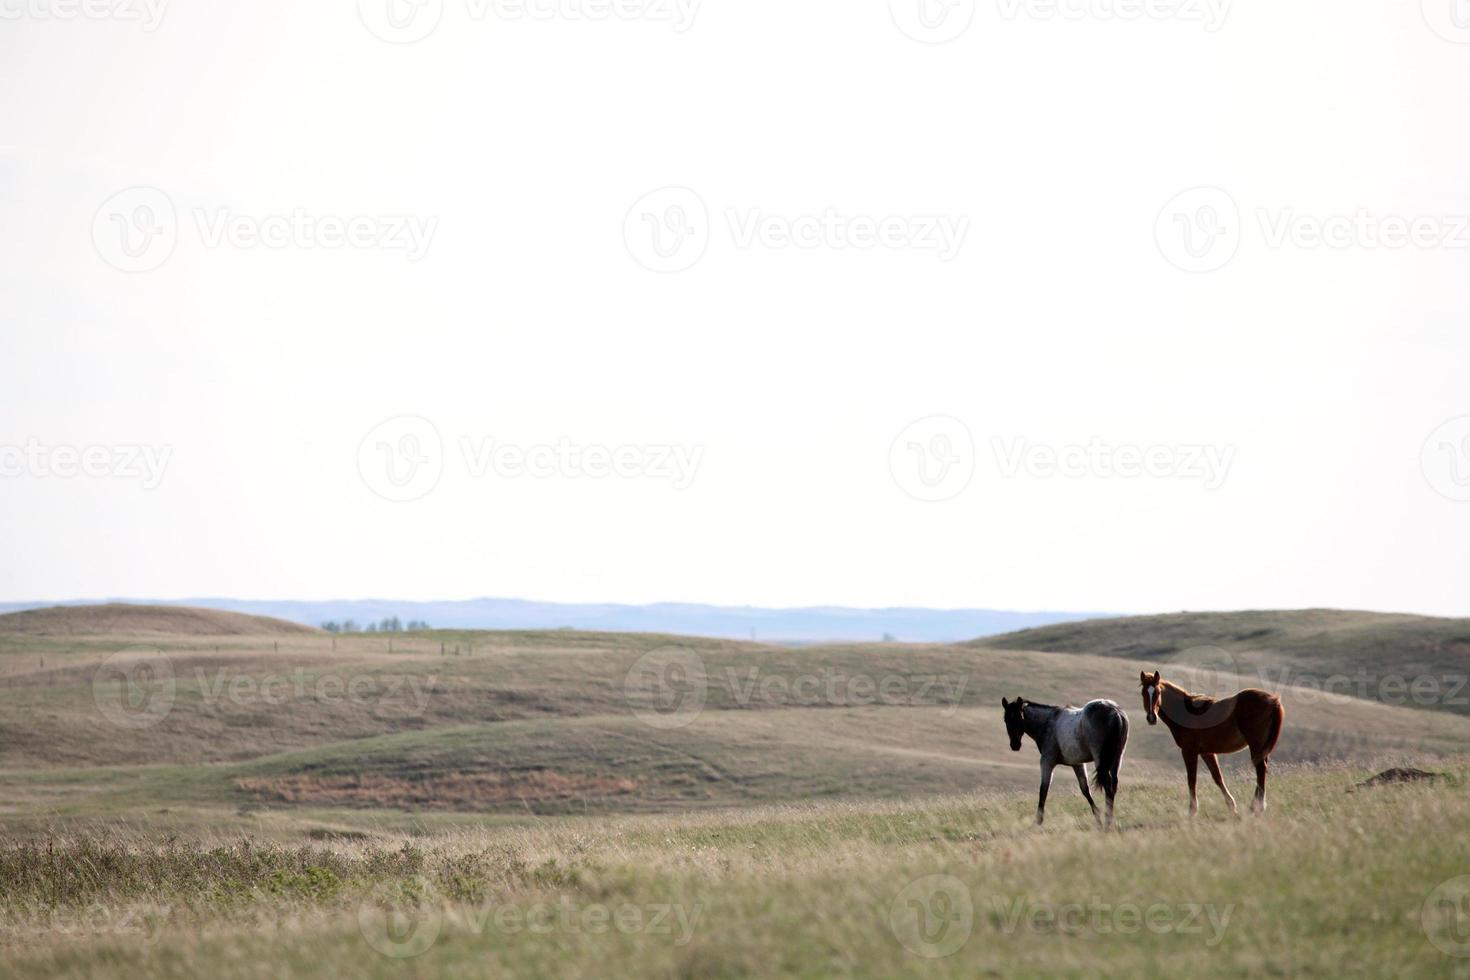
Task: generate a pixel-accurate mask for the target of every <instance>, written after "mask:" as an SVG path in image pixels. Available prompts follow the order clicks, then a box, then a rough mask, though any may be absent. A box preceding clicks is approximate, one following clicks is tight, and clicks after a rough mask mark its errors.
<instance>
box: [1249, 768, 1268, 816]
mask: <svg viewBox="0 0 1470 980" xmlns="http://www.w3.org/2000/svg"><path fill="white" fill-rule="evenodd" d="M1251 761H1252V762H1254V763H1255V764H1256V795H1255V797H1254V798H1253V799H1252V800H1251V812H1252V813H1265V812H1266V766H1267V763H1266V757H1265V756H1253V757H1252V758H1251Z"/></svg>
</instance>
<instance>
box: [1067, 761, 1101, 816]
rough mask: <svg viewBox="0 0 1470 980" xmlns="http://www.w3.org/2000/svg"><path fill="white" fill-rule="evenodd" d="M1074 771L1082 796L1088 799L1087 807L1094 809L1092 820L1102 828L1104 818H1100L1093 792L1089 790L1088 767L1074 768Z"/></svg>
mask: <svg viewBox="0 0 1470 980" xmlns="http://www.w3.org/2000/svg"><path fill="white" fill-rule="evenodd" d="M1072 771H1073V772H1075V773H1076V774H1077V785H1078V786H1080V787H1081V788H1082V795H1083V796H1084V797H1086V798H1087V805H1088V806H1090V807H1092V819H1094V820H1096V821H1097V825H1098V826H1099V827H1101V826H1102V817H1100V816H1098V812H1097V804H1096V803H1094V802H1093V800H1092V790H1090V789H1088V788H1087V767H1086V766H1073V767H1072Z"/></svg>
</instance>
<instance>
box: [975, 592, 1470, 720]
mask: <svg viewBox="0 0 1470 980" xmlns="http://www.w3.org/2000/svg"><path fill="white" fill-rule="evenodd" d="M968 645H969V646H972V647H983V648H986V649H993V650H1039V651H1045V652H1049V653H1086V654H1100V655H1103V656H1109V657H1121V658H1125V659H1128V660H1132V661H1134V662H1135V663H1136V664H1137V665H1138V666H1139V667H1140V668H1157V669H1160V670H1163V671H1165V672H1167V670H1168V666H1169V665H1179V666H1181V667H1199V666H1209V667H1212V668H1214V669H1215V670H1229V669H1232V668H1233V669H1234V671H1235V672H1237V673H1241V674H1243V675H1245V677H1246V678H1247V679H1249V680H1251V681H1252V682H1254V683H1256V684H1257V685H1258V686H1263V687H1267V688H1269V689H1273V690H1274V689H1276V688H1277V687H1279V686H1281V685H1284V684H1298V685H1301V684H1306V685H1308V686H1326V689H1327V690H1329V691H1333V692H1336V693H1342V694H1346V695H1350V696H1353V697H1359V698H1367V699H1368V700H1375V701H1383V702H1386V703H1389V704H1400V705H1405V706H1409V707H1419V708H1431V709H1436V710H1449V711H1454V712H1456V713H1459V714H1470V620H1467V619H1442V618H1437V617H1432V616H1409V615H1401V614H1396V613H1374V612H1350V611H1343V610H1336V609H1305V610H1295V611H1255V612H1228V613H1176V614H1171V615H1163V616H1129V617H1121V618H1115V619H1100V620H1093V621H1090V622H1081V623H1064V624H1055V625H1050V626H1044V627H1040V628H1037V629H1027V630H1022V631H1019V632H1015V633H1006V634H1003V635H1000V636H991V637H986V638H984V639H980V640H976V641H973V642H972V643H970V644H968ZM1415 684H1418V685H1419V686H1418V687H1417V688H1415V687H1413V685H1415ZM1328 685H1330V686H1328Z"/></svg>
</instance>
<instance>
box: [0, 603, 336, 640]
mask: <svg viewBox="0 0 1470 980" xmlns="http://www.w3.org/2000/svg"><path fill="white" fill-rule="evenodd" d="M319 633H321V630H319V629H317V628H316V627H313V626H305V625H302V624H301V623H292V622H288V621H286V620H283V619H272V618H270V617H267V616H252V615H247V614H245V613H238V612H228V611H225V610H221V609H202V608H194V607H189V606H143V605H132V604H128V603H108V604H105V605H97V606H50V607H47V608H44V609H28V610H23V611H21V612H12V613H6V614H4V615H0V636H36V637H41V636H51V637H71V636H112V637H128V636H296V635H303V634H308V635H309V634H319Z"/></svg>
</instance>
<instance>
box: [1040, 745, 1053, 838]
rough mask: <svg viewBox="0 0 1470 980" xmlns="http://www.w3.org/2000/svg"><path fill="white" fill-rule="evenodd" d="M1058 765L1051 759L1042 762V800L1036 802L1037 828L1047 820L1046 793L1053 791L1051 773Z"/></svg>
mask: <svg viewBox="0 0 1470 980" xmlns="http://www.w3.org/2000/svg"><path fill="white" fill-rule="evenodd" d="M1055 765H1056V763H1055V762H1052V761H1051V760H1050V759H1042V760H1041V798H1040V799H1038V800H1037V801H1036V826H1038V827H1040V826H1041V824H1042V822H1043V821H1045V820H1046V791H1047V790H1049V789H1051V771H1052V768H1053V767H1054V766H1055Z"/></svg>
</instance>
